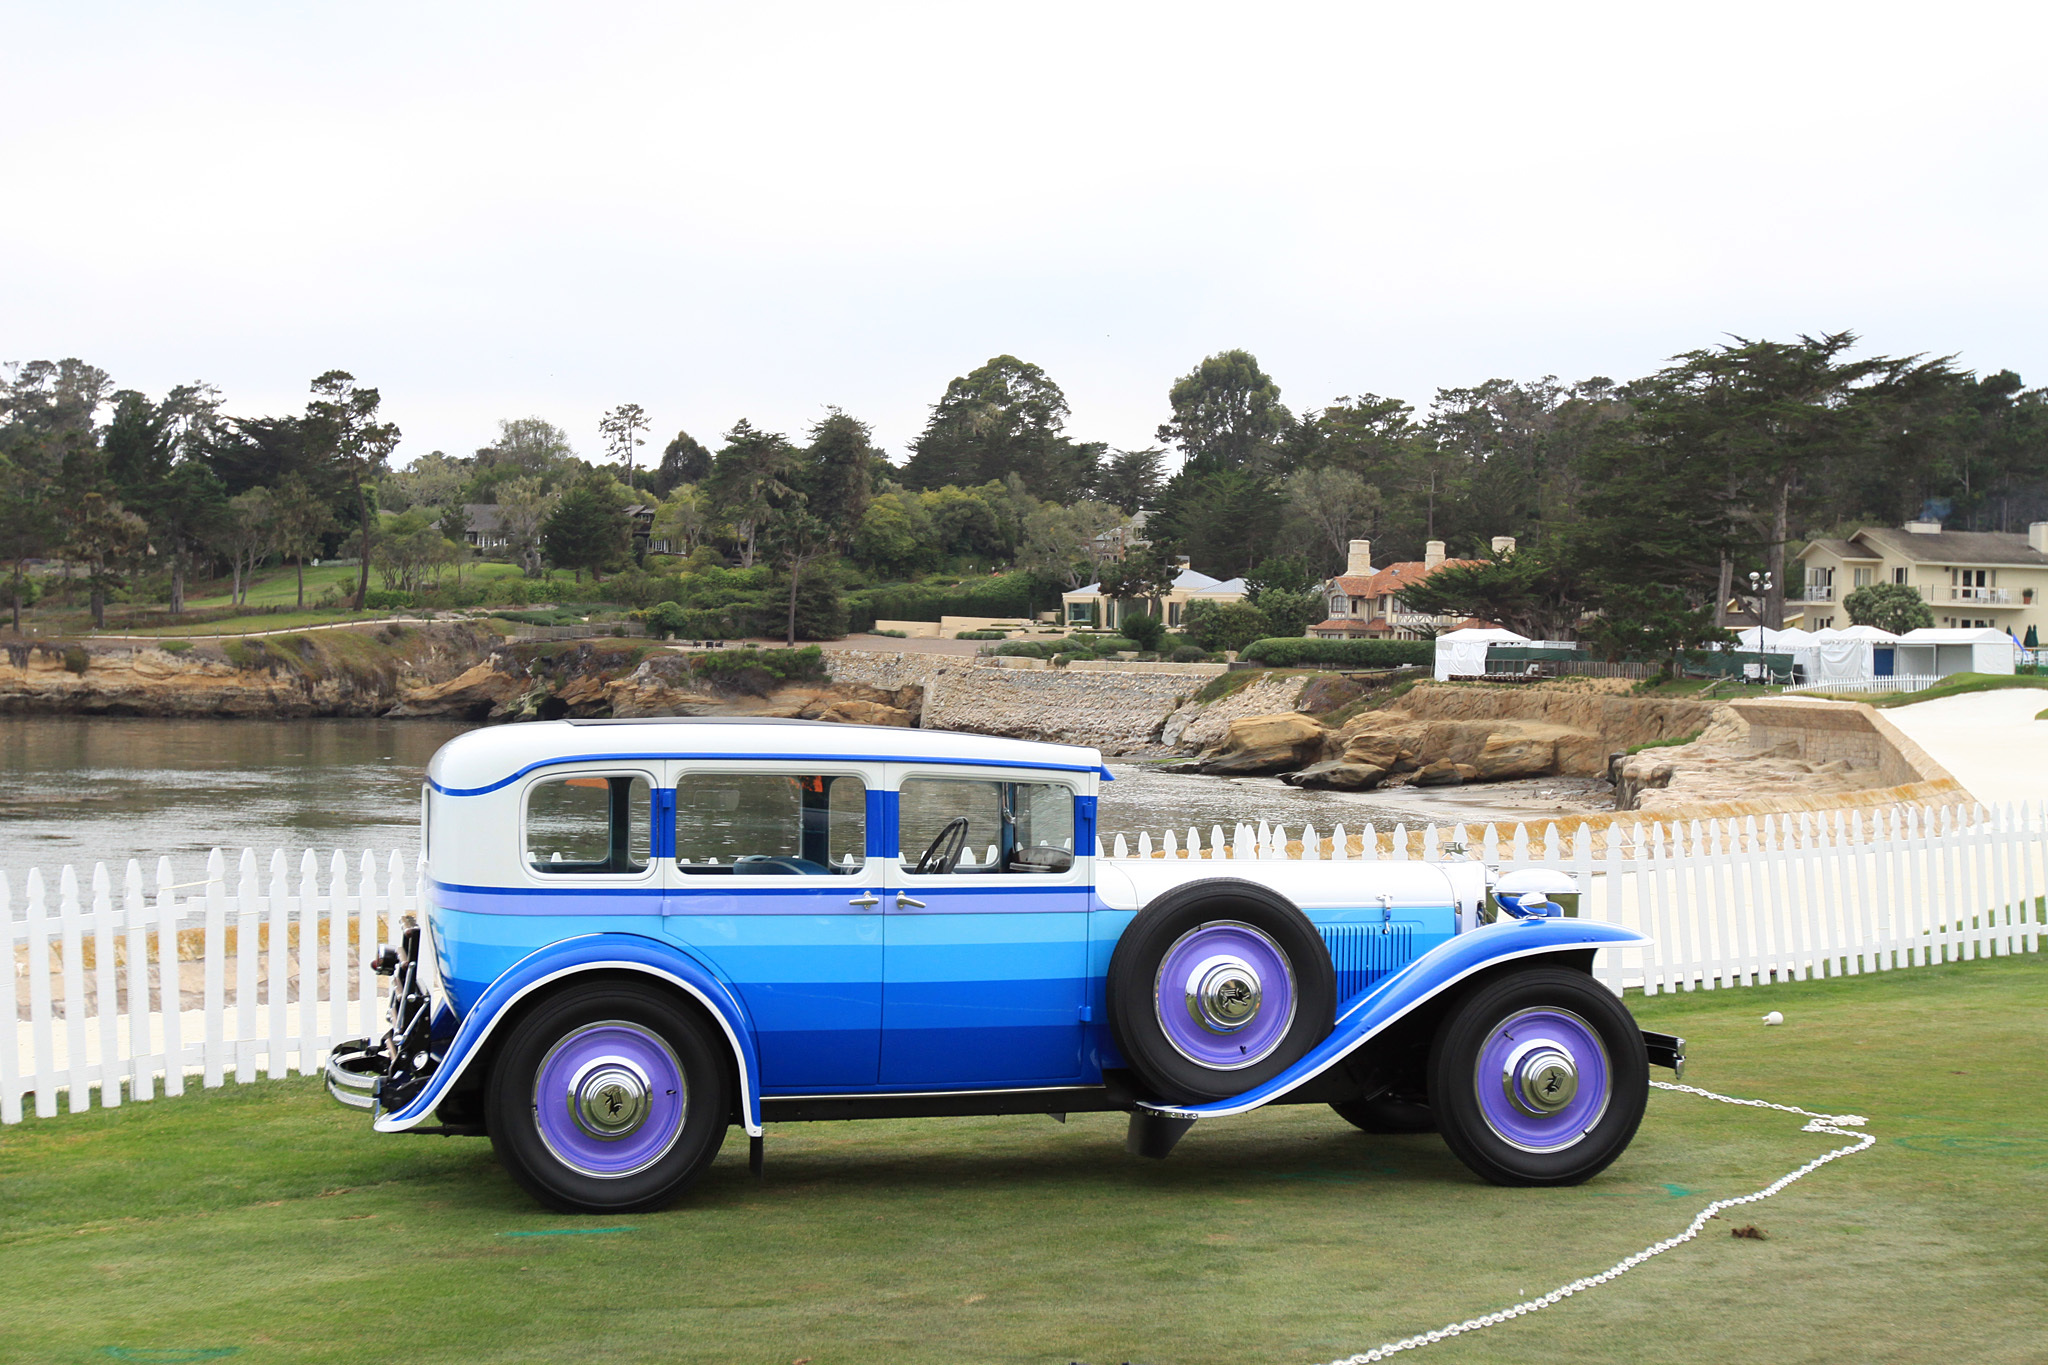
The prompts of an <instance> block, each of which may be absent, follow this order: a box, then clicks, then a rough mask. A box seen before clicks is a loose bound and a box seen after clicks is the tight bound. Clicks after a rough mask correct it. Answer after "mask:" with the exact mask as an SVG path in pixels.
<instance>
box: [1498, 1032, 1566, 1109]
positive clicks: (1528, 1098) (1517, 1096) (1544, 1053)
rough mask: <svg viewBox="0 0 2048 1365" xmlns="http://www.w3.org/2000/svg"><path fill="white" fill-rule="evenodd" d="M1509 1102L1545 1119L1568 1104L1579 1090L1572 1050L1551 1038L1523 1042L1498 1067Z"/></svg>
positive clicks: (1502, 1086)
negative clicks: (1504, 1064)
mask: <svg viewBox="0 0 2048 1365" xmlns="http://www.w3.org/2000/svg"><path fill="white" fill-rule="evenodd" d="M1500 1080H1501V1088H1502V1089H1503V1090H1505V1091H1506V1092H1507V1097H1508V1102H1509V1103H1510V1104H1512V1105H1514V1106H1515V1108H1517V1109H1519V1110H1521V1111H1522V1112H1523V1113H1524V1114H1527V1115H1529V1116H1530V1117H1531V1118H1544V1117H1547V1116H1548V1115H1551V1114H1555V1113H1557V1112H1559V1111H1560V1110H1562V1109H1564V1108H1565V1106H1567V1105H1569V1104H1570V1103H1571V1102H1572V1100H1573V1099H1574V1098H1576V1097H1577V1095H1578V1093H1579V1069H1578V1066H1577V1064H1576V1063H1574V1062H1573V1061H1572V1056H1571V1053H1569V1052H1567V1051H1566V1050H1565V1049H1564V1048H1563V1047H1562V1046H1561V1045H1560V1044H1558V1043H1555V1042H1552V1041H1550V1040H1547V1039H1546V1040H1542V1041H1534V1040H1532V1041H1530V1042H1526V1043H1523V1044H1522V1045H1521V1046H1520V1047H1517V1048H1516V1049H1515V1050H1514V1051H1513V1052H1511V1053H1509V1054H1508V1059H1507V1065H1506V1066H1505V1067H1503V1068H1502V1070H1501V1078H1500Z"/></svg>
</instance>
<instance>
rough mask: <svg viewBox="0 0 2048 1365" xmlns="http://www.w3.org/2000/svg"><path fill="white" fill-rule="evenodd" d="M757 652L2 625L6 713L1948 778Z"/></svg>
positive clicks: (1579, 727)
mask: <svg viewBox="0 0 2048 1365" xmlns="http://www.w3.org/2000/svg"><path fill="white" fill-rule="evenodd" d="M760 659H761V663H760V664H759V665H758V666H756V665H754V664H752V663H751V662H750V661H749V658H748V656H744V655H738V656H736V655H734V654H732V653H730V652H728V653H726V654H724V655H722V656H720V659H719V660H718V661H716V664H715V666H714V661H711V660H709V659H707V658H706V656H704V655H702V654H696V653H693V652H690V651H683V650H677V649H673V648H670V647H668V646H665V645H662V644H659V643H656V642H653V641H648V640H643V639H596V640H582V641H573V642H572V641H556V642H540V641H508V640H505V639H503V638H502V637H500V636H498V635H496V634H493V633H491V632H489V631H487V630H485V629H483V628H482V627H481V626H477V625H472V624H468V623H461V622H448V623H437V624H432V625H419V626H413V625H401V624H386V625H383V626H378V627H364V628H361V629H346V630H323V631H308V632H304V633H301V634H285V635H275V636H265V637H260V638H245V639H229V640H220V641H204V642H202V641H192V642H185V641H177V640H165V641H161V642H151V643H147V644H118V645H117V644H110V643H107V644H103V643H94V642H57V643H51V642H43V641H24V640H13V641H6V640H0V714H13V715H34V714H42V715H81V714H83V715H124V716H165V717H180V718H197V717H244V718H276V719H289V718H298V717H313V716H341V717H391V718H408V717H431V718H440V719H456V720H469V721H479V722H490V723H503V722H515V721H522V720H553V719H560V718H564V717H569V718H583V717H607V716H610V717H641V716H710V715H724V716H758V717H787V718H796V719H805V720H824V721H837V722H846V723H854V724H866V725H890V726H924V727H929V728H934V729H948V730H962V731H967V732H971V733H978V734H989V735H1005V736H1012V737H1018V738H1031V739H1047V740H1055V741H1060V742H1065V743H1073V744H1083V745H1089V746H1091V747H1095V748H1099V749H1101V750H1102V751H1103V752H1104V753H1105V754H1108V755H1111V756H1122V757H1136V758H1153V759H1165V760H1169V761H1172V760H1179V763H1178V766H1176V767H1174V768H1172V769H1170V770H1171V771H1181V772H1196V773H1207V774H1214V775H1220V776H1263V777H1277V778H1279V780H1281V781H1283V782H1286V783H1289V784H1290V785H1294V786H1299V787H1304V788H1314V789H1327V790H1335V791H1346V792H1363V791H1372V790H1384V789H1388V788H1397V787H1418V788H1431V787H1442V788H1449V787H1458V786H1466V785H1471V786H1473V787H1475V788H1481V787H1486V786H1489V785H1491V784H1505V783H1521V782H1527V781H1530V780H1534V779H1543V778H1557V779H1573V780H1574V781H1578V782H1582V783H1603V784H1604V783H1611V784H1612V790H1613V792H1614V798H1615V799H1614V805H1615V808H1616V809H1618V810H1637V811H1642V812H1645V813H1649V814H1654V815H1667V816H1669V815H1676V814H1680V813H1685V812H1689V811H1696V810H1700V809H1704V808H1706V807H1708V806H1712V805H1716V804H1726V803H1729V802H1743V801H1754V800H1757V799H1765V800H1778V801H1783V800H1793V799H1797V800H1801V801H1805V800H1814V799H1848V798H1852V797H1861V796H1870V795H1874V794H1875V793H1876V792H1878V791H1879V790H1889V789H1894V788H1896V789H1899V790H1902V791H1903V790H1906V789H1917V788H1918V787H1919V786H1925V785H1926V784H1927V783H1928V782H1929V781H1934V782H1937V783H1939V782H1941V781H1945V780H1947V778H1946V774H1945V773H1933V774H1932V775H1930V773H1929V772H1923V769H1925V768H1926V767H1927V765H1926V764H1923V763H1920V762H1919V761H1918V760H1917V759H1914V758H1912V757H1911V756H1910V754H1909V753H1908V750H1909V749H1910V746H1909V745H1907V744H1906V743H1905V742H1904V741H1903V740H1902V739H1900V738H1898V737H1897V736H1895V735H1894V734H1893V733H1892V732H1891V731H1890V728H1889V727H1888V726H1887V725H1885V724H1884V723H1883V722H1882V721H1881V720H1879V719H1872V718H1866V717H1864V716H1863V715H1861V714H1859V713H1867V712H1869V708H1867V707H1853V706H1844V705H1842V704H1831V703H1822V702H1807V701H1795V700H1791V699H1782V700H1781V699H1763V700H1753V701H1739V700H1738V701H1733V702H1728V703H1723V702H1718V701H1697V700H1687V699H1668V698H1649V697H1638V696H1633V695H1629V694H1628V691H1627V688H1626V685H1625V684H1621V685H1614V684H1608V683H1607V682H1606V681H1605V680H1576V681H1573V682H1561V683H1558V684H1544V685H1539V686H1531V687H1517V688H1485V687H1470V686H1445V685H1440V684H1434V683H1430V682H1426V681H1423V682H1418V681H1417V680H1416V679H1415V678H1414V676H1413V675H1412V674H1402V675H1388V676H1385V677H1381V678H1377V679H1374V678H1365V679H1359V678H1347V677H1342V676H1339V675H1332V674H1305V673H1288V672H1280V671H1274V672H1265V673H1255V674H1248V675H1247V674H1229V675H1225V676H1223V677H1217V678H1212V677H1209V676H1204V675H1197V674H1185V675H1183V674H1175V673H1172V672H1160V671H1143V672H1137V671H1134V672H1130V673H1121V672H1107V671H1104V672H1085V673H1083V672H1072V673H1070V672H1068V671H1065V670H1043V669H1041V670H1022V669H1011V668H1007V667H1004V666H1003V663H1002V661H1000V660H995V659H982V658H972V657H961V656H950V655H948V656H941V655H934V654H919V653H915V652H909V651H901V652H888V651H874V650H861V649H840V648H833V649H828V650H827V651H825V653H824V655H823V658H822V660H821V661H819V663H820V664H821V665H822V667H821V668H820V667H814V668H813V672H815V673H817V674H818V676H813V677H802V678H796V679H791V678H789V677H786V676H780V675H782V674H786V673H788V672H790V671H791V669H790V663H791V661H790V660H789V658H788V656H784V655H781V654H779V653H778V652H773V651H764V652H763V653H762V655H761V656H760ZM1913 752H1917V751H1913ZM1902 755H1906V756H1905V757H1902ZM1950 785H1953V784H1952V782H1950Z"/></svg>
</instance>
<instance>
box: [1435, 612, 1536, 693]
mask: <svg viewBox="0 0 2048 1365" xmlns="http://www.w3.org/2000/svg"><path fill="white" fill-rule="evenodd" d="M1528 643H1529V637H1528V636H1526V635H1517V634H1515V632H1513V631H1512V630H1503V629H1501V628H1500V627H1499V626H1485V627H1480V626H1473V627H1470V628H1468V629H1466V630H1453V631H1446V632H1445V633H1444V634H1442V635H1439V636H1437V637H1436V677H1437V681H1438V682H1442V681H1443V680H1444V679H1446V678H1450V677H1461V678H1463V677H1472V676H1475V675H1477V674H1480V673H1484V672H1485V671H1486V647H1487V646H1488V645H1526V644H1528Z"/></svg>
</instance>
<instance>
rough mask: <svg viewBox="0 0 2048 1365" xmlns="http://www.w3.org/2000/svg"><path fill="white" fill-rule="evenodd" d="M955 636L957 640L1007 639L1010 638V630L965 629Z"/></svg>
mask: <svg viewBox="0 0 2048 1365" xmlns="http://www.w3.org/2000/svg"><path fill="white" fill-rule="evenodd" d="M953 638H954V639H956V640H1007V639H1009V638H1010V632H1009V631H1007V630H963V631H961V632H960V633H959V634H958V635H956V636H954V637H953Z"/></svg>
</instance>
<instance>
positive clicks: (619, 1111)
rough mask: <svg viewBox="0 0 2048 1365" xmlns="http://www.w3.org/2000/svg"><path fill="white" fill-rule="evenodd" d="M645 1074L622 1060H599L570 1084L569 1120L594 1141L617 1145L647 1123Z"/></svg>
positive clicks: (650, 1094) (648, 1091) (649, 1105)
mask: <svg viewBox="0 0 2048 1365" xmlns="http://www.w3.org/2000/svg"><path fill="white" fill-rule="evenodd" d="M653 1091H654V1087H653V1085H652V1083H651V1082H650V1081H649V1080H648V1079H647V1073H646V1072H644V1071H642V1070H641V1069H640V1068H639V1067H638V1066H637V1065H635V1064H634V1063H633V1062H632V1061H630V1060H628V1059H627V1058H624V1057H599V1058H596V1059H594V1060H592V1061H591V1062H589V1063H587V1064H585V1065H584V1066H583V1068H582V1069H581V1070H579V1071H578V1072H577V1073H576V1075H575V1076H574V1078H572V1079H571V1080H570V1082H569V1117H570V1118H571V1119H573V1120H575V1123H576V1126H577V1127H578V1128H581V1129H582V1130H583V1131H584V1132H586V1133H588V1134H590V1136H592V1137H594V1138H599V1139H602V1140H603V1141H606V1142H616V1141H618V1140H619V1139H620V1138H623V1137H630V1136H632V1134H633V1133H635V1132H637V1131H638V1130H639V1128H640V1125H641V1124H643V1123H645V1122H646V1121H647V1113H648V1110H649V1109H650V1108H652V1106H653Z"/></svg>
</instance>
